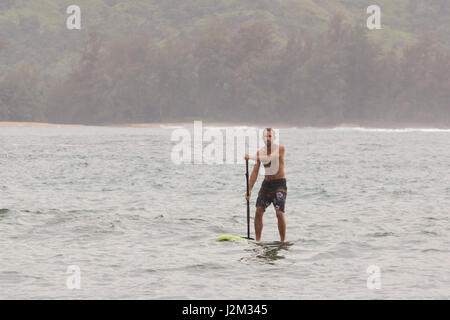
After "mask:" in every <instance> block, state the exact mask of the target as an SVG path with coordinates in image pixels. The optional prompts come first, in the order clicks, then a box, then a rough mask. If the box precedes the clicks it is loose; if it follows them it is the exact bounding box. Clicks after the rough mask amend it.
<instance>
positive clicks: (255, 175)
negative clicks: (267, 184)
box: [245, 151, 261, 200]
mask: <svg viewBox="0 0 450 320" xmlns="http://www.w3.org/2000/svg"><path fill="white" fill-rule="evenodd" d="M258 155H259V151H258V153H257V156H258ZM249 158H250V157H249ZM260 166H261V161H259V160H257V161H256V163H255V165H254V167H253V171H252V173H251V174H250V181H249V185H248V195H247V194H246V195H245V198H246V199H247V200H248V199H250V195H251V194H252V189H253V186H254V185H255V182H256V179H257V178H258V173H259V167H260Z"/></svg>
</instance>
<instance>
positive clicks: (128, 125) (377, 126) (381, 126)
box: [0, 121, 450, 130]
mask: <svg viewBox="0 0 450 320" xmlns="http://www.w3.org/2000/svg"><path fill="white" fill-rule="evenodd" d="M193 123H194V121H191V122H186V121H184V122H151V123H106V124H95V125H90V124H89V125H86V124H62V123H47V122H16V121H0V127H88V126H97V127H118V128H160V127H162V126H163V127H185V126H190V125H193ZM202 126H203V127H243V126H247V127H273V128H280V129H281V128H284V129H285V128H299V129H302V128H317V129H336V128H361V129H391V130H396V129H399V130H401V129H425V130H426V129H439V130H450V126H442V125H441V126H434V127H433V126H429V125H424V124H417V123H410V124H400V123H398V124H393V123H390V124H386V123H384V124H381V123H342V124H339V125H334V126H332V125H329V126H326V125H322V126H304V125H301V126H295V125H294V124H286V123H272V124H269V123H250V122H202Z"/></svg>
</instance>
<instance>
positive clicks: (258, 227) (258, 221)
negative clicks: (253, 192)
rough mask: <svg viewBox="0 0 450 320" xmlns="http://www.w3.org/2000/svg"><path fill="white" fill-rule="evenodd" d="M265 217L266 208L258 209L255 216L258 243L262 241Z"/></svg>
mask: <svg viewBox="0 0 450 320" xmlns="http://www.w3.org/2000/svg"><path fill="white" fill-rule="evenodd" d="M263 215H264V207H261V206H258V207H256V214H255V236H256V241H259V240H261V233H262V229H263Z"/></svg>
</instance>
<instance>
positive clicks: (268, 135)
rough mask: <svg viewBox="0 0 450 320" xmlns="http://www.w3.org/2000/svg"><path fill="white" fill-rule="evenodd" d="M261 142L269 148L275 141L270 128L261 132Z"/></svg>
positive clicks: (273, 133)
mask: <svg viewBox="0 0 450 320" xmlns="http://www.w3.org/2000/svg"><path fill="white" fill-rule="evenodd" d="M263 140H264V143H265V144H266V146H271V145H272V142H273V141H274V140H275V131H274V130H272V128H265V129H264V132H263Z"/></svg>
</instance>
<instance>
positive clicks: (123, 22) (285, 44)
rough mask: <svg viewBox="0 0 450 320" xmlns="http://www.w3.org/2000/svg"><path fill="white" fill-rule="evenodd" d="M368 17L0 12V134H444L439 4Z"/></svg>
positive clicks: (276, 6)
mask: <svg viewBox="0 0 450 320" xmlns="http://www.w3.org/2000/svg"><path fill="white" fill-rule="evenodd" d="M72 4H77V5H78V6H80V7H81V14H82V15H81V21H82V23H81V26H82V29H81V30H68V29H67V28H66V19H67V17H68V16H69V15H68V14H67V13H66V9H67V7H68V6H69V5H72ZM371 4H373V1H365V0H339V1H337V0H334V1H332V0H286V1H282V0H279V1H275V0H240V1H235V0H184V1H175V0H160V1H154V0H141V1H139V0H132V1H120V0H70V1H65V0H60V1H56V0H28V1H27V0H2V1H1V2H0V121H46V122H58V123H85V124H102V123H123V122H160V121H185V120H192V119H199V120H200V119H203V120H215V121H254V122H258V121H267V120H273V121H276V122H285V123H291V124H294V125H307V126H310V125H319V126H323V125H338V124H342V123H363V124H371V123H373V124H374V125H375V124H380V123H382V124H383V123H385V124H386V125H389V126H392V125H396V124H398V125H404V124H418V125H432V126H450V103H449V101H450V19H449V18H448V17H449V15H450V3H448V1H446V0H394V1H392V0H379V1H377V4H378V5H379V6H380V7H381V10H382V29H381V30H373V31H369V30H368V29H367V28H366V27H365V23H366V18H367V16H368V15H367V13H366V8H367V6H369V5H371Z"/></svg>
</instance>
